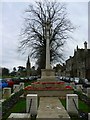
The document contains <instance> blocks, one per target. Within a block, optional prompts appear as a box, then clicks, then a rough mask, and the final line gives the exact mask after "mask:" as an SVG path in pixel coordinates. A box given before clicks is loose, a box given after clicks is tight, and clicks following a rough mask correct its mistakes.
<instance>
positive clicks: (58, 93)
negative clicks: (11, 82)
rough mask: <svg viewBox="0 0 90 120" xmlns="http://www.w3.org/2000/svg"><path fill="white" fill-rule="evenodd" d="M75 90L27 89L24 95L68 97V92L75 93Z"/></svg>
mask: <svg viewBox="0 0 90 120" xmlns="http://www.w3.org/2000/svg"><path fill="white" fill-rule="evenodd" d="M73 93H74V92H73V90H38V91H37V90H25V91H24V95H25V96H26V95H27V94H38V96H40V97H46V96H49V97H51V96H52V97H66V94H73Z"/></svg>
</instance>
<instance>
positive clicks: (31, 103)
mask: <svg viewBox="0 0 90 120" xmlns="http://www.w3.org/2000/svg"><path fill="white" fill-rule="evenodd" d="M37 106H38V105H37V94H28V95H27V96H26V112H27V113H30V115H37Z"/></svg>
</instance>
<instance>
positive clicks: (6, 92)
mask: <svg viewBox="0 0 90 120" xmlns="http://www.w3.org/2000/svg"><path fill="white" fill-rule="evenodd" d="M10 96H11V88H3V99H7V98H9V97H10Z"/></svg>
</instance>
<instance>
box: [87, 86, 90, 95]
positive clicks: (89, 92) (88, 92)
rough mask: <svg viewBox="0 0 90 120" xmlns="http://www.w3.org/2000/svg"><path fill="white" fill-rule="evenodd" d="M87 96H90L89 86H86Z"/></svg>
mask: <svg viewBox="0 0 90 120" xmlns="http://www.w3.org/2000/svg"><path fill="white" fill-rule="evenodd" d="M87 96H88V97H90V87H89V88H87Z"/></svg>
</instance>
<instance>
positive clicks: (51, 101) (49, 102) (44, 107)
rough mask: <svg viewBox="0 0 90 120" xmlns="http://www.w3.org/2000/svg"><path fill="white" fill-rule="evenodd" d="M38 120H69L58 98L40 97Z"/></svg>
mask: <svg viewBox="0 0 90 120" xmlns="http://www.w3.org/2000/svg"><path fill="white" fill-rule="evenodd" d="M38 119H53V120H57V119H58V120H70V116H69V115H68V113H67V111H66V110H65V108H64V107H63V105H62V103H61V102H60V100H59V98H58V97H40V103H39V108H38V112H37V120H38Z"/></svg>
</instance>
